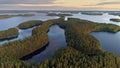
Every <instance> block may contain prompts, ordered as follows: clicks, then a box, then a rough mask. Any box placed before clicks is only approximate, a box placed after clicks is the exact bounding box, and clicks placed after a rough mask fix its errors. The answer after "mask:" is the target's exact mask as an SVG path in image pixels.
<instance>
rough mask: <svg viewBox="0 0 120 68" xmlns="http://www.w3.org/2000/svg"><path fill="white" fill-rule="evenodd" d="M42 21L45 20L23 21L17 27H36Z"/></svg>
mask: <svg viewBox="0 0 120 68" xmlns="http://www.w3.org/2000/svg"><path fill="white" fill-rule="evenodd" d="M42 23H43V22H42V21H40V20H32V21H27V22H24V23H21V24H19V25H18V26H17V27H18V28H19V29H28V28H31V27H34V26H39V25H41V24H42Z"/></svg>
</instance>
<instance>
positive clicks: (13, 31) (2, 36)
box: [0, 28, 19, 40]
mask: <svg viewBox="0 0 120 68" xmlns="http://www.w3.org/2000/svg"><path fill="white" fill-rule="evenodd" d="M18 35H19V31H18V29H17V28H10V29H8V30H4V31H0V40H6V39H11V38H15V37H17V36H18Z"/></svg>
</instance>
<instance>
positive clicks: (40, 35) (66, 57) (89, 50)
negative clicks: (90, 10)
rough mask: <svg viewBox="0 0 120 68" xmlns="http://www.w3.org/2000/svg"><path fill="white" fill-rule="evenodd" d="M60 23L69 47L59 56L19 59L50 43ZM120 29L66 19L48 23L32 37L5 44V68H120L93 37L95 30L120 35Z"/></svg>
mask: <svg viewBox="0 0 120 68" xmlns="http://www.w3.org/2000/svg"><path fill="white" fill-rule="evenodd" d="M54 24H57V25H59V26H60V27H62V28H63V29H65V35H66V41H67V43H68V46H67V47H66V48H63V49H60V50H58V51H57V52H56V53H55V55H54V56H53V57H52V58H50V59H47V60H45V61H43V62H42V63H34V62H33V63H32V62H25V61H21V60H19V58H21V57H23V56H25V55H28V54H30V53H32V52H34V51H36V50H37V49H39V48H42V47H44V46H45V45H46V44H47V43H48V41H49V40H48V36H47V32H48V31H49V28H50V26H52V25H54ZM119 30H120V27H119V26H116V25H112V24H97V23H94V22H90V21H86V20H80V19H73V18H72V19H69V20H68V21H64V19H63V18H60V19H53V20H48V21H45V22H44V23H43V24H42V25H41V26H40V27H37V28H35V29H34V30H33V31H32V37H30V38H27V39H24V40H21V41H20V40H19V41H15V42H11V43H7V44H4V45H2V46H1V47H0V67H1V68H6V67H9V68H120V59H119V58H118V57H116V56H115V55H114V54H112V53H109V52H106V51H103V50H102V49H101V47H100V43H99V41H98V40H97V39H96V38H95V37H93V36H92V35H90V34H89V33H90V32H93V31H106V32H112V33H115V32H118V31H119Z"/></svg>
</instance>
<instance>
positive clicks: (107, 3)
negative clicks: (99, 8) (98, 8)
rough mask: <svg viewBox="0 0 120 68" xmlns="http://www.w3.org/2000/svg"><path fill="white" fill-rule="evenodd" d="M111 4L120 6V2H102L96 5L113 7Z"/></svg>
mask: <svg viewBox="0 0 120 68" xmlns="http://www.w3.org/2000/svg"><path fill="white" fill-rule="evenodd" d="M111 4H115V5H116V4H120V1H119V2H101V3H98V4H96V5H111Z"/></svg>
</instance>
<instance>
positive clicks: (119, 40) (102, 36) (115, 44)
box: [91, 32, 120, 56]
mask: <svg viewBox="0 0 120 68" xmlns="http://www.w3.org/2000/svg"><path fill="white" fill-rule="evenodd" d="M91 34H92V35H93V36H95V37H96V38H97V39H98V40H99V41H100V43H101V45H102V48H103V49H104V50H107V51H109V52H113V53H115V54H116V55H117V56H120V32H118V33H107V32H92V33H91Z"/></svg>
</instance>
